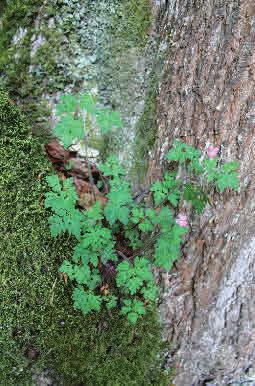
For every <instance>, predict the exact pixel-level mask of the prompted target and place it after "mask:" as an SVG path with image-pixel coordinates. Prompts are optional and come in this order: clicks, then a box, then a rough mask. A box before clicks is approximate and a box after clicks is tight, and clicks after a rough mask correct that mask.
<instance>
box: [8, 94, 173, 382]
mask: <svg viewBox="0 0 255 386" xmlns="http://www.w3.org/2000/svg"><path fill="white" fill-rule="evenodd" d="M0 133H1V135H0V149H1V157H0V168H1V177H0V192H1V193H0V215H1V216H0V219H1V220H0V246H1V248H0V251H1V252H0V253H1V257H0V278H1V292H0V299H1V307H0V328H1V335H0V357H1V361H0V384H1V385H8V386H9V385H10V386H11V385H15V386H16V385H20V386H27V385H30V384H32V375H31V374H32V372H33V371H35V370H36V369H37V368H54V369H55V370H56V371H57V374H58V377H59V380H58V383H57V384H64V385H68V386H69V385H78V384H80V383H82V384H83V385H86V386H87V385H88V386H89V385H91V386H92V385H99V386H100V385H109V386H115V385H116V386H117V385H118V386H122V385H139V386H140V385H148V384H154V385H157V386H158V385H167V381H166V376H165V375H164V373H163V372H162V371H161V369H160V359H157V356H158V354H159V353H160V351H161V340H160V325H159V321H158V316H157V313H156V311H155V312H152V313H148V315H147V316H146V317H145V318H144V319H142V320H141V321H140V322H139V323H138V324H137V326H136V327H131V326H130V325H129V324H128V322H127V321H126V319H125V318H122V317H120V316H118V314H114V313H112V314H111V315H110V314H106V313H105V314H104V313H101V314H99V315H98V314H96V315H91V316H88V317H86V318H85V317H83V316H82V315H81V314H80V313H79V312H75V311H74V310H73V307H72V300H71V290H72V289H71V285H70V284H68V285H65V284H64V282H63V280H62V279H61V278H60V276H59V274H58V267H59V264H60V262H61V261H62V260H63V259H64V258H68V256H69V255H70V251H71V247H72V240H67V239H66V238H64V237H62V238H59V239H57V240H53V239H52V238H51V237H50V233H49V227H48V224H47V213H45V209H44V206H43V201H42V200H43V195H44V193H45V191H46V189H47V187H46V186H45V183H44V177H45V175H47V174H48V173H50V172H51V168H50V165H49V163H48V161H47V160H46V158H45V155H44V152H43V148H42V145H41V144H40V143H39V142H38V140H37V139H35V138H34V137H33V136H32V135H31V133H30V130H29V129H28V125H27V123H26V122H25V120H24V117H23V116H22V115H21V113H20V111H19V109H18V108H17V107H16V106H15V105H14V104H13V103H11V102H10V100H9V98H8V96H7V95H6V94H4V93H3V92H0ZM28 352H30V355H29V354H28ZM31 352H32V353H34V355H32V357H33V356H34V358H32V357H31Z"/></svg>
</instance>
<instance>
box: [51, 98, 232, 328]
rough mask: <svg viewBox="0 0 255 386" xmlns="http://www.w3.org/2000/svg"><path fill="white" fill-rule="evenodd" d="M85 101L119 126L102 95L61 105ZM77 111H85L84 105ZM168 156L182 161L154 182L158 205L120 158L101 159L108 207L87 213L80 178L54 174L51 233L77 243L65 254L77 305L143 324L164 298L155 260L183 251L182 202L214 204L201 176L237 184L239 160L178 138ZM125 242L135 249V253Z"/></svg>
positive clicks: (69, 108)
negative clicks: (136, 192) (135, 188)
mask: <svg viewBox="0 0 255 386" xmlns="http://www.w3.org/2000/svg"><path fill="white" fill-rule="evenodd" d="M78 103H80V105H82V109H83V110H82V111H83V113H82V114H83V115H84V114H85V112H86V110H87V112H88V111H89V113H90V114H91V115H93V114H94V115H95V117H96V122H97V123H98V122H100V125H101V127H102V129H103V130H108V129H110V128H111V127H112V126H114V125H115V126H118V125H119V120H118V119H119V118H118V117H117V116H116V115H112V114H111V113H110V111H108V110H107V111H106V110H105V111H103V112H102V111H101V112H100V113H99V112H98V111H99V110H97V107H96V100H95V99H94V98H93V97H91V96H89V95H83V96H79V97H73V96H69V97H64V98H62V101H61V104H60V106H59V107H58V111H59V112H60V113H61V114H67V113H69V112H72V113H73V110H75V109H76V107H75V105H77V104H78ZM76 111H77V112H78V115H79V111H80V110H79V107H78V108H77V109H76ZM63 129H64V126H63ZM67 133H68V134H67V135H68V140H69V141H70V143H73V141H74V139H76V138H77V132H76V130H73V132H71V131H69V128H68V130H67ZM70 133H71V134H70ZM55 134H58V132H57V131H55ZM69 134H70V136H69ZM65 135H66V134H65V131H64V130H63V131H61V132H60V133H59V138H60V139H61V140H62V142H63V143H67V142H68V141H67V139H66V137H65ZM166 158H167V160H168V161H170V162H174V163H175V167H176V170H175V171H173V172H171V173H170V172H166V173H165V174H164V177H163V178H162V180H161V181H160V180H158V181H155V182H154V184H153V185H152V186H151V188H150V192H152V195H153V205H152V206H151V207H148V206H147V205H146V203H145V201H144V200H142V201H141V202H140V203H139V204H138V203H137V202H136V201H135V200H133V198H132V194H131V189H130V185H129V182H128V179H127V177H126V175H125V170H124V169H123V167H122V166H121V165H120V163H119V161H118V159H117V158H116V157H115V156H110V157H109V158H108V159H107V160H106V162H105V163H103V164H100V165H99V169H100V171H101V173H102V174H103V176H104V177H103V178H104V179H107V181H108V186H109V188H110V189H109V192H108V193H107V194H106V197H107V202H106V204H105V205H104V207H103V208H102V207H101V206H100V203H99V202H95V203H94V205H93V206H92V207H91V208H90V209H88V210H86V211H80V210H79V209H77V207H76V203H77V201H78V197H77V194H76V191H75V188H74V185H73V180H72V178H69V179H67V180H65V181H64V182H63V183H62V182H60V181H59V180H58V177H56V176H51V177H48V178H47V182H48V184H49V186H50V188H51V190H52V191H51V192H49V193H46V199H45V207H46V208H50V209H51V210H52V211H53V212H54V214H53V215H51V216H50V217H49V224H50V228H51V234H52V236H53V237H55V236H58V235H60V234H61V233H63V232H68V233H69V235H72V236H74V237H75V238H76V241H77V244H76V246H75V247H74V249H73V254H72V262H70V261H68V260H64V262H63V263H62V265H61V268H60V272H62V273H63V274H65V275H66V276H67V277H68V278H69V279H70V280H71V281H72V282H74V284H73V295H72V298H73V301H74V307H75V308H76V309H78V310H81V311H82V313H83V314H84V315H86V314H88V313H92V312H94V311H97V312H99V311H100V310H101V309H106V310H107V309H108V310H109V309H114V308H115V307H117V308H120V309H121V314H122V315H127V318H128V320H129V321H130V322H131V323H132V324H134V323H136V322H137V321H138V319H139V316H140V315H144V314H145V312H146V308H147V307H149V308H150V307H151V306H152V305H153V304H155V302H156V300H157V294H158V290H157V286H156V285H155V283H154V280H153V274H152V271H151V265H152V264H154V265H155V266H158V267H162V268H164V269H166V270H169V269H171V267H172V264H173V262H174V261H175V260H176V259H177V258H178V257H179V256H180V253H181V243H182V236H183V235H184V234H185V233H186V232H187V231H188V225H186V221H185V220H184V221H181V220H180V219H179V220H178V221H177V219H176V220H175V219H174V217H175V211H176V210H177V208H178V206H179V205H180V204H182V203H184V202H185V201H186V202H190V203H191V204H192V207H193V209H194V210H195V211H196V212H197V213H198V214H200V213H202V212H203V210H204V208H205V205H206V204H207V203H208V198H207V194H206V193H205V191H204V190H203V189H202V188H201V187H200V186H199V184H200V183H201V182H202V184H203V185H204V181H203V179H206V180H207V182H209V183H211V182H215V185H216V187H218V188H219V190H220V191H221V192H222V191H223V190H224V189H225V188H226V187H232V188H237V171H236V170H237V168H238V163H236V162H230V163H225V164H222V165H219V162H218V159H207V158H205V159H203V157H202V153H201V151H200V150H198V149H195V148H194V147H193V146H191V145H188V144H185V143H182V142H180V141H174V143H173V147H172V149H170V150H169V152H168V153H167V156H166ZM197 176H198V177H199V178H198V179H197V180H198V181H197V182H194V181H195V179H196V177H197ZM180 177H181V178H180ZM184 217H185V216H184ZM180 224H181V225H180ZM182 224H183V225H182ZM187 224H188V223H187ZM145 235H146V237H144V236H145ZM122 245H123V246H124V247H125V248H128V255H127V256H126V255H125V253H123V252H122V250H121V249H122ZM148 249H150V250H153V249H154V254H153V255H154V256H153V258H151V259H148V257H145V255H144V253H145V251H146V250H148ZM138 256H140V257H138ZM109 269H110V271H111V272H112V273H111V274H109V272H108V270H109ZM106 289H107V292H106V293H105V291H106Z"/></svg>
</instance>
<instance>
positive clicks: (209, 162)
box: [203, 157, 219, 182]
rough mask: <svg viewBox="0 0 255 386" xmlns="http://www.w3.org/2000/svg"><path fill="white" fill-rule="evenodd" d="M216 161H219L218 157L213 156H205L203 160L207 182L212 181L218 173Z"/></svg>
mask: <svg viewBox="0 0 255 386" xmlns="http://www.w3.org/2000/svg"><path fill="white" fill-rule="evenodd" d="M218 161H219V157H215V158H212V159H210V158H206V159H205V160H204V161H203V168H204V170H205V172H206V177H207V181H208V182H211V181H214V180H215V179H216V177H217V175H218V172H217V163H218Z"/></svg>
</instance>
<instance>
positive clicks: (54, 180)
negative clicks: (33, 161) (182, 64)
mask: <svg viewBox="0 0 255 386" xmlns="http://www.w3.org/2000/svg"><path fill="white" fill-rule="evenodd" d="M46 181H47V183H48V185H49V187H50V188H51V189H52V191H53V192H56V193H60V191H61V188H62V187H61V184H60V181H59V178H58V176H57V175H53V176H47V177H46Z"/></svg>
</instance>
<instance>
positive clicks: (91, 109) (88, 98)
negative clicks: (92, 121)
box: [79, 94, 97, 114]
mask: <svg viewBox="0 0 255 386" xmlns="http://www.w3.org/2000/svg"><path fill="white" fill-rule="evenodd" d="M79 100H80V108H81V109H82V110H86V111H87V112H88V113H90V114H95V113H96V103H97V99H96V97H95V96H93V95H91V94H80V95H79Z"/></svg>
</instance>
